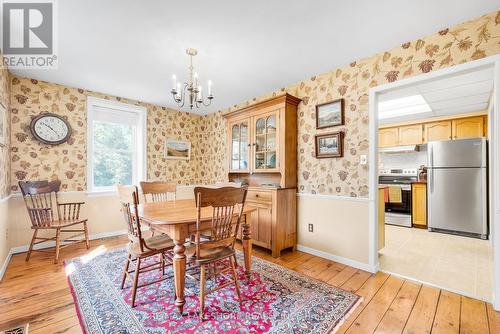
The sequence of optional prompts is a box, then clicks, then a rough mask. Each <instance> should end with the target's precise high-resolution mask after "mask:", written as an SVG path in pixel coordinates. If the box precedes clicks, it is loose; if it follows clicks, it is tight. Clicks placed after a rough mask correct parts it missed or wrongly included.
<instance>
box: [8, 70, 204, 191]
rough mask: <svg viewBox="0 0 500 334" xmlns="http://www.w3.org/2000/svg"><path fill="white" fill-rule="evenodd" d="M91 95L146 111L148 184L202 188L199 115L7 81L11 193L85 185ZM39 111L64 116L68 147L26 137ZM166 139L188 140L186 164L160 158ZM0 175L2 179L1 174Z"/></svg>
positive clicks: (39, 83) (14, 78)
mask: <svg viewBox="0 0 500 334" xmlns="http://www.w3.org/2000/svg"><path fill="white" fill-rule="evenodd" d="M87 96H95V97H99V98H103V99H107V100H115V101H119V102H123V103H129V104H134V105H142V106H145V107H146V108H147V110H148V119H147V122H148V132H147V133H148V143H147V150H148V151H147V159H148V179H151V180H166V181H171V180H174V181H177V182H178V183H179V184H196V183H202V180H204V174H205V172H203V171H202V170H201V164H202V161H203V159H204V156H203V151H204V150H205V148H204V145H206V142H205V144H202V143H204V141H203V140H202V138H203V136H204V133H203V129H204V125H203V122H202V118H203V116H199V115H194V114H189V113H185V112H180V111H176V110H172V109H167V108H165V107H159V106H155V105H151V104H147V103H142V102H138V101H133V100H128V99H123V98H119V97H112V96H107V95H105V94H100V93H95V92H91V91H87V90H84V89H78V88H70V87H65V86H62V85H57V84H53V83H48V82H43V81H38V80H34V79H28V78H21V77H17V76H12V77H11V100H12V105H11V113H12V119H11V127H12V134H11V138H12V147H11V154H10V160H11V174H12V178H11V189H12V191H17V190H18V184H17V183H18V181H20V180H33V179H55V178H57V179H60V180H61V181H62V189H63V190H65V191H83V190H86V189H87V186H86V182H87V180H86V157H87V155H86V154H87V151H86V129H87V123H86V120H87V115H86V99H87ZM42 112H53V113H56V114H60V115H62V116H63V117H65V118H66V119H67V120H68V121H69V122H70V124H71V126H72V128H73V133H72V136H71V138H70V139H69V140H68V142H66V143H64V144H61V145H57V146H48V145H44V144H42V143H40V142H38V141H36V140H35V139H34V138H33V136H32V135H31V133H30V130H29V126H30V122H31V119H32V118H33V117H35V116H37V115H38V114H40V113H42ZM167 137H170V138H175V139H185V140H190V141H191V144H192V149H191V160H190V161H178V160H168V161H167V160H166V159H165V158H164V156H163V150H164V142H165V139H166V138H167ZM0 175H1V174H0Z"/></svg>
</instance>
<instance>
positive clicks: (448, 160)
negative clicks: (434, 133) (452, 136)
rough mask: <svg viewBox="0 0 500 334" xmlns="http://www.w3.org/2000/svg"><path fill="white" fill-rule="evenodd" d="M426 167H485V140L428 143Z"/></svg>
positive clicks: (473, 139) (472, 139)
mask: <svg viewBox="0 0 500 334" xmlns="http://www.w3.org/2000/svg"><path fill="white" fill-rule="evenodd" d="M427 155H428V162H427V163H428V167H430V168H439V167H443V168H450V167H486V163H487V161H486V139H485V138H471V139H461V140H447V141H433V142H429V144H428V149H427Z"/></svg>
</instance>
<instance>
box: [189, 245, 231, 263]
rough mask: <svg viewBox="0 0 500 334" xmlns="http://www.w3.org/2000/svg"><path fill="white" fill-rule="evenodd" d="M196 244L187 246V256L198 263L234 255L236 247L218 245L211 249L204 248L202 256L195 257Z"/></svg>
mask: <svg viewBox="0 0 500 334" xmlns="http://www.w3.org/2000/svg"><path fill="white" fill-rule="evenodd" d="M195 253H196V245H192V246H188V247H186V251H185V253H184V254H186V257H187V258H188V260H189V261H195V262H197V263H198V264H207V263H211V262H216V261H220V260H223V259H226V258H228V257H231V256H233V255H234V249H232V248H231V247H216V248H210V249H202V250H201V251H200V253H201V254H200V256H199V257H198V258H197V259H195Z"/></svg>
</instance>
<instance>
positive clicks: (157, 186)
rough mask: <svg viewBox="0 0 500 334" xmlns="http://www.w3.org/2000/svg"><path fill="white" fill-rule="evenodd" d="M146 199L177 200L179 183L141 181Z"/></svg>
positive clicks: (158, 200) (155, 200) (159, 200)
mask: <svg viewBox="0 0 500 334" xmlns="http://www.w3.org/2000/svg"><path fill="white" fill-rule="evenodd" d="M141 189H142V193H143V194H144V201H146V202H148V201H149V198H151V201H152V202H167V201H169V200H170V198H172V199H173V200H175V198H176V192H177V184H175V183H173V182H160V181H156V182H141Z"/></svg>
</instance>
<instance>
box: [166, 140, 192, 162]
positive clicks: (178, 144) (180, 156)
mask: <svg viewBox="0 0 500 334" xmlns="http://www.w3.org/2000/svg"><path fill="white" fill-rule="evenodd" d="M165 157H166V158H167V159H168V160H189V159H190V158H191V142H190V141H188V140H176V139H167V140H166V142H165Z"/></svg>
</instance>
